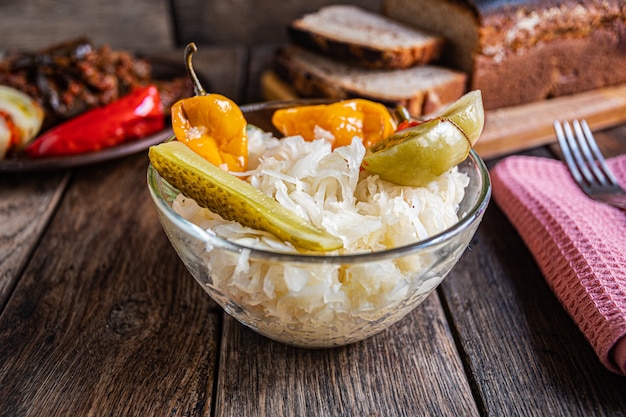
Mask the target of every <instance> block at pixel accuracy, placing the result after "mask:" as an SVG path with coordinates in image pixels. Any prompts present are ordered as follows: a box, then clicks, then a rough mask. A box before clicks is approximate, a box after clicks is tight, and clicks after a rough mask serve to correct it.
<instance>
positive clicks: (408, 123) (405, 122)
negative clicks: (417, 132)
mask: <svg viewBox="0 0 626 417" xmlns="http://www.w3.org/2000/svg"><path fill="white" fill-rule="evenodd" d="M418 124H420V122H417V121H415V120H403V121H402V122H400V124H399V125H398V127H397V128H396V132H399V131H400V130H404V129H407V128H409V127H413V126H417V125H418Z"/></svg>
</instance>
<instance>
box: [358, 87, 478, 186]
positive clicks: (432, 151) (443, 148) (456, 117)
mask: <svg viewBox="0 0 626 417" xmlns="http://www.w3.org/2000/svg"><path fill="white" fill-rule="evenodd" d="M484 124H485V112H484V108H483V103H482V95H481V92H480V91H479V90H476V91H471V92H469V93H467V94H465V95H464V96H462V97H461V98H460V99H459V100H457V101H456V102H454V103H453V104H452V105H450V106H449V107H448V108H447V109H446V110H444V111H443V113H441V115H440V116H439V117H437V118H434V119H431V120H427V121H425V122H423V123H420V124H418V125H417V126H412V127H409V128H406V129H403V130H400V131H398V132H396V133H394V134H393V135H391V136H389V137H388V138H387V139H385V140H383V141H381V142H379V143H377V144H375V145H374V146H372V147H371V148H370V149H368V152H367V154H366V156H365V158H364V159H363V168H364V169H365V170H366V171H368V172H370V173H372V174H378V175H379V176H380V178H382V179H384V180H386V181H389V182H392V183H394V184H398V185H408V186H414V187H420V186H424V185H426V184H428V183H429V182H430V181H432V180H433V179H435V178H436V177H438V176H439V175H441V174H443V173H444V172H446V171H447V170H449V169H450V168H452V167H454V166H456V165H458V164H459V163H461V162H463V161H464V160H465V158H467V155H468V154H469V151H470V149H471V147H472V146H473V145H474V143H476V141H477V140H478V138H479V137H480V135H481V133H482V131H483V128H484Z"/></svg>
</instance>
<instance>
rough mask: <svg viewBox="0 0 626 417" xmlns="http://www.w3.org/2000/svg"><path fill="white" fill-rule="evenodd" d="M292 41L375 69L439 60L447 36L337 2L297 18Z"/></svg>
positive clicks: (407, 66)
mask: <svg viewBox="0 0 626 417" xmlns="http://www.w3.org/2000/svg"><path fill="white" fill-rule="evenodd" d="M287 33H288V36H289V39H290V41H291V42H292V43H293V44H295V45H299V46H301V47H303V48H305V49H308V50H311V51H316V52H318V53H323V54H324V55H327V56H329V57H331V58H334V59H338V60H341V61H343V62H345V63H347V64H350V65H355V66H360V67H364V68H374V69H379V68H380V69H383V68H386V69H395V68H409V67H412V66H415V65H422V64H427V63H430V62H432V61H435V60H437V59H438V58H439V56H440V55H441V51H442V49H443V46H444V38H443V37H441V36H436V35H433V34H431V33H427V32H425V31H421V30H418V29H413V28H410V27H409V26H406V25H403V24H400V23H399V22H397V21H392V20H391V19H388V18H386V17H384V16H382V15H377V14H374V13H371V12H368V11H366V10H363V9H360V8H358V7H356V6H348V5H334V6H328V7H324V8H322V9H320V10H319V11H317V12H316V13H311V14H309V15H305V16H304V17H302V18H300V19H296V20H294V21H293V22H291V24H290V25H289V26H288V28H287Z"/></svg>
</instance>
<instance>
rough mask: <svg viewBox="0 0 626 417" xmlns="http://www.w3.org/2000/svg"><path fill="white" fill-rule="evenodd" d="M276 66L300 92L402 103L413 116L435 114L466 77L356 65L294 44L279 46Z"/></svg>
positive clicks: (460, 88)
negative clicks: (358, 66) (359, 66)
mask: <svg viewBox="0 0 626 417" xmlns="http://www.w3.org/2000/svg"><path fill="white" fill-rule="evenodd" d="M274 71H275V72H276V74H277V75H278V77H279V78H280V79H282V80H283V81H284V82H285V83H286V84H287V85H290V86H291V87H292V88H293V89H294V91H295V92H296V93H297V94H298V95H299V96H301V97H318V98H319V97H324V98H334V99H348V98H356V97H360V98H366V99H370V100H373V101H378V102H381V103H383V104H386V105H388V106H390V107H396V106H398V105H402V106H404V107H406V108H407V109H408V110H409V112H410V113H411V114H412V115H414V116H419V115H423V114H431V113H434V112H436V111H437V110H439V109H440V108H441V107H442V106H443V105H445V104H448V103H451V102H453V101H455V100H456V99H458V98H459V97H461V96H462V95H463V93H464V92H465V89H466V86H465V84H466V79H467V77H466V75H465V74H464V73H462V72H459V71H454V70H450V69H447V68H442V67H437V66H432V65H420V66H416V67H411V68H406V69H396V70H377V69H366V68H357V67H353V66H350V65H346V64H344V63H341V62H339V61H336V60H332V59H329V58H326V57H323V56H321V55H319V54H316V53H313V52H310V51H307V50H304V49H302V48H298V47H295V46H289V47H285V48H282V49H279V50H278V51H277V53H276V57H275V60H274Z"/></svg>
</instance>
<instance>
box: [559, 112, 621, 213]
mask: <svg viewBox="0 0 626 417" xmlns="http://www.w3.org/2000/svg"><path fill="white" fill-rule="evenodd" d="M572 125H573V126H574V128H573V131H572V127H571V126H570V124H569V123H568V122H563V123H562V125H561V123H560V122H559V121H558V120H555V122H554V130H555V131H556V136H557V138H558V140H559V145H560V146H561V150H562V151H563V156H564V157H565V162H566V163H567V166H568V168H569V170H570V173H571V174H572V177H573V178H574V181H576V183H577V184H578V185H579V186H580V188H581V189H582V190H583V192H584V193H585V194H587V195H588V196H589V197H590V198H592V199H594V200H597V201H601V202H603V203H606V204H610V205H612V206H615V207H619V208H626V191H624V189H623V188H622V187H620V185H619V184H618V182H617V179H616V178H615V175H613V173H612V172H611V170H610V169H609V167H608V166H607V164H606V161H605V159H604V157H603V156H602V153H601V152H600V149H598V145H597V143H596V141H595V139H594V137H593V134H592V133H591V130H590V129H589V125H587V122H586V121H585V120H582V121H581V122H579V121H578V120H574V121H572Z"/></svg>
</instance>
